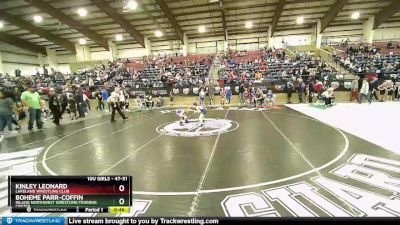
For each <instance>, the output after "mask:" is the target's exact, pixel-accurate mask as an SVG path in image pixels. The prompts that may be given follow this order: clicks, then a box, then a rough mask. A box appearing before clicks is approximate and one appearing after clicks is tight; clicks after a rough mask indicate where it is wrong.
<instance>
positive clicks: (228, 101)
mask: <svg viewBox="0 0 400 225" xmlns="http://www.w3.org/2000/svg"><path fill="white" fill-rule="evenodd" d="M231 98H232V90H231V89H230V88H228V90H226V102H227V103H228V105H229V104H231Z"/></svg>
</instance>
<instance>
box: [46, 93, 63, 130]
mask: <svg viewBox="0 0 400 225" xmlns="http://www.w3.org/2000/svg"><path fill="white" fill-rule="evenodd" d="M49 109H50V111H51V113H52V114H53V123H54V124H55V125H57V126H58V125H60V118H61V104H60V102H59V98H58V95H57V94H56V93H55V91H54V90H51V93H50V96H49Z"/></svg>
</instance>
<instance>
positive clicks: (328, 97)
mask: <svg viewBox="0 0 400 225" xmlns="http://www.w3.org/2000/svg"><path fill="white" fill-rule="evenodd" d="M321 97H322V99H323V100H324V102H325V106H331V105H332V99H333V88H328V89H327V90H326V91H324V92H323V93H322V94H321Z"/></svg>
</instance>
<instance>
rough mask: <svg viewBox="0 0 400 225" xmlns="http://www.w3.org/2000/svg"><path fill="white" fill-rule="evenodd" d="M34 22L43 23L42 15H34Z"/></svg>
mask: <svg viewBox="0 0 400 225" xmlns="http://www.w3.org/2000/svg"><path fill="white" fill-rule="evenodd" d="M33 21H35V23H41V22H42V21H43V17H42V16H41V15H34V16H33Z"/></svg>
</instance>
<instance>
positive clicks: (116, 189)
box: [8, 176, 132, 213]
mask: <svg viewBox="0 0 400 225" xmlns="http://www.w3.org/2000/svg"><path fill="white" fill-rule="evenodd" d="M8 183H9V198H8V204H9V206H10V207H11V211H12V212H13V213H21V212H76V213H80V212H82V213H89V212H92V213H93V212H97V213H112V212H114V213H115V212H118V211H123V212H126V211H129V207H130V206H132V177H131V176H9V178H8Z"/></svg>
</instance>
